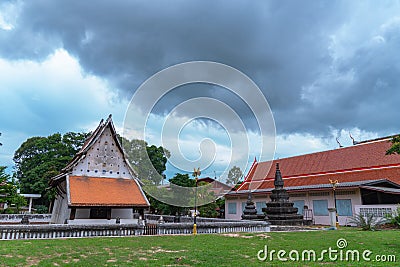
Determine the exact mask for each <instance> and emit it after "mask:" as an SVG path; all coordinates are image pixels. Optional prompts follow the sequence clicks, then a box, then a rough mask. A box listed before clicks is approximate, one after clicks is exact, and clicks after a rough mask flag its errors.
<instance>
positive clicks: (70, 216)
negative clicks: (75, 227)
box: [69, 208, 76, 220]
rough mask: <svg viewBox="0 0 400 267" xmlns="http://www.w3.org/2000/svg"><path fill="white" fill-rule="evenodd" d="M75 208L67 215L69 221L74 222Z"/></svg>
mask: <svg viewBox="0 0 400 267" xmlns="http://www.w3.org/2000/svg"><path fill="white" fill-rule="evenodd" d="M75 214H76V208H71V213H70V214H69V219H70V220H75Z"/></svg>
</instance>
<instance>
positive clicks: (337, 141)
mask: <svg viewBox="0 0 400 267" xmlns="http://www.w3.org/2000/svg"><path fill="white" fill-rule="evenodd" d="M336 143H338V144H339V148H341V147H343V146H342V144H341V143H340V142H339V138H338V137H336Z"/></svg>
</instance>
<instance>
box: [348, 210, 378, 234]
mask: <svg viewBox="0 0 400 267" xmlns="http://www.w3.org/2000/svg"><path fill="white" fill-rule="evenodd" d="M350 223H354V224H356V225H357V227H360V228H361V229H362V230H364V231H375V230H376V227H377V226H378V225H380V224H382V223H383V222H382V221H380V220H379V218H377V217H376V216H375V215H374V214H372V213H369V214H367V215H366V216H363V215H361V214H356V215H355V216H353V217H352V218H351V219H350Z"/></svg>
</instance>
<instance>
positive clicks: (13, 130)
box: [0, 50, 127, 166]
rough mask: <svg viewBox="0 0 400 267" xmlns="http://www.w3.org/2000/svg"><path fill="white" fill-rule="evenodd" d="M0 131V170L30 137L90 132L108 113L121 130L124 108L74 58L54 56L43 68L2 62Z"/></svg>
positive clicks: (62, 54)
mask: <svg viewBox="0 0 400 267" xmlns="http://www.w3.org/2000/svg"><path fill="white" fill-rule="evenodd" d="M0 81H1V83H0V92H1V95H2V97H1V98H0V113H1V114H3V115H2V116H1V118H0V125H1V127H2V129H0V131H1V132H2V133H3V137H4V136H6V137H7V140H4V139H3V140H4V141H3V142H2V143H4V146H3V147H2V150H3V151H2V156H1V157H0V165H1V164H5V165H8V166H10V165H11V157H12V154H13V153H14V151H15V150H16V149H17V148H18V147H19V145H20V144H21V143H22V142H23V141H24V140H25V139H26V138H28V137H32V136H37V135H41V136H46V135H50V134H52V133H54V132H67V131H92V130H93V129H94V128H95V127H96V126H97V124H98V122H99V121H100V119H101V118H105V117H106V116H108V114H110V113H112V114H113V116H114V120H115V122H116V124H117V125H122V120H123V116H124V113H125V109H126V106H127V104H126V103H124V102H122V101H120V100H117V96H116V94H115V93H113V92H112V91H111V90H110V88H109V85H108V84H107V82H106V81H105V80H103V79H100V78H98V77H96V76H93V75H89V74H85V73H84V72H83V71H82V69H81V67H80V65H79V63H78V62H77V60H76V59H75V58H73V57H72V56H71V55H69V54H68V53H67V52H66V51H65V50H57V51H56V52H55V53H54V54H52V55H51V56H49V57H48V58H47V59H46V60H45V61H43V62H34V61H28V60H24V61H22V60H20V61H7V60H4V59H0Z"/></svg>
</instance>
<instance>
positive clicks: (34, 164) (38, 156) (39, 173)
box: [13, 132, 88, 206]
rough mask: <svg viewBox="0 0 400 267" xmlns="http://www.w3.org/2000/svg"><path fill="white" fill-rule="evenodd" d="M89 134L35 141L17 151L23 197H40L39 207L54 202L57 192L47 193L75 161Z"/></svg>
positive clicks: (42, 138) (17, 176) (16, 158)
mask: <svg viewBox="0 0 400 267" xmlns="http://www.w3.org/2000/svg"><path fill="white" fill-rule="evenodd" d="M87 136H88V134H86V133H73V132H69V133H66V134H64V135H62V134H60V133H55V134H52V135H50V136H48V137H31V138H29V139H27V140H26V141H25V142H24V143H22V145H21V146H20V147H19V148H18V149H17V151H15V154H14V158H13V159H14V162H15V167H16V169H15V173H14V176H15V178H16V179H18V181H19V183H20V185H21V192H22V193H38V194H41V195H42V197H41V199H39V200H38V201H36V203H37V204H41V205H46V206H48V204H49V203H50V201H51V200H52V199H53V198H54V192H52V191H49V190H46V188H47V187H48V182H49V179H50V178H51V177H53V176H55V175H57V174H58V173H59V172H60V171H61V169H62V168H64V167H65V166H66V165H67V163H68V162H69V161H70V160H71V159H72V157H73V156H74V155H75V154H76V153H77V151H78V150H79V148H80V147H81V146H82V144H83V143H84V141H85V139H86V138H87Z"/></svg>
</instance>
